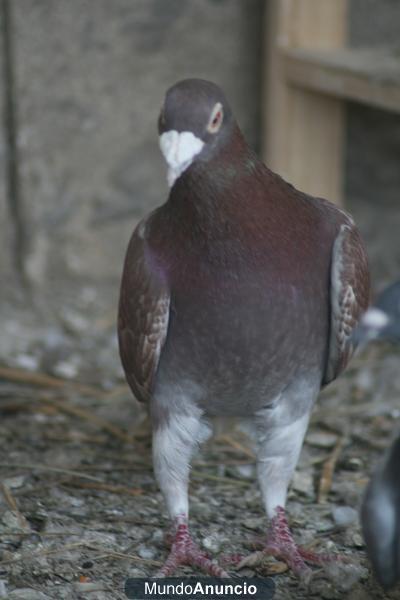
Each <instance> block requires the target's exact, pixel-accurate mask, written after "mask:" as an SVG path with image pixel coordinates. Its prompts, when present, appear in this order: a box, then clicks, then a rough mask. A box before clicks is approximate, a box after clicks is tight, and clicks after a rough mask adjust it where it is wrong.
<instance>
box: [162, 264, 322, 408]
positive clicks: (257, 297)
mask: <svg viewBox="0 0 400 600" xmlns="http://www.w3.org/2000/svg"><path fill="white" fill-rule="evenodd" d="M229 256H230V257H231V260H225V262H224V260H223V259H221V256H219V257H218V260H213V259H212V258H211V257H208V259H207V258H206V259H204V255H203V256H202V257H201V258H199V259H196V257H194V259H193V257H192V260H187V261H186V262H184V263H182V262H181V263H180V269H179V271H177V272H176V274H175V279H173V285H172V291H171V311H170V322H169V329H168V336H167V341H166V345H165V347H164V350H163V353H162V357H161V362H160V369H159V371H160V377H161V379H162V380H164V379H165V380H170V379H171V378H173V379H174V380H175V381H190V382H193V383H194V385H195V386H196V389H197V390H201V393H200V394H198V398H197V402H198V403H199V404H200V405H202V407H203V408H204V409H205V410H206V412H209V413H210V414H226V413H228V414H229V413H230V414H239V413H241V414H245V413H246V412H248V411H249V410H250V411H255V410H257V409H259V408H260V407H262V406H265V405H266V404H268V402H269V400H272V399H273V398H274V397H276V396H277V395H278V394H279V393H281V391H282V390H283V389H284V388H285V387H286V386H288V385H291V384H292V383H293V381H294V380H295V379H296V377H302V376H303V375H304V373H306V372H313V373H315V372H316V371H318V372H319V371H320V372H321V373H322V370H323V367H324V362H325V352H326V345H327V337H328V310H329V309H328V281H327V279H326V278H325V277H323V278H322V280H320V281H318V278H315V277H307V275H306V272H299V270H298V269H294V268H292V267H291V266H290V264H289V263H288V264H287V265H286V266H285V264H284V263H285V260H287V259H286V258H285V257H280V258H281V259H280V260H279V257H278V258H277V257H276V256H275V257H272V258H274V259H275V260H272V258H270V259H269V260H268V258H269V257H268V256H262V255H261V254H260V253H259V254H258V255H256V256H255V255H254V254H251V255H247V256H246V255H244V256H243V255H242V256H241V257H240V259H239V257H236V259H235V260H232V256H233V254H232V253H230V254H229ZM305 267H306V269H307V268H308V267H309V265H305ZM325 271H326V273H325V275H326V277H328V265H326V268H325ZM320 275H321V274H320Z"/></svg>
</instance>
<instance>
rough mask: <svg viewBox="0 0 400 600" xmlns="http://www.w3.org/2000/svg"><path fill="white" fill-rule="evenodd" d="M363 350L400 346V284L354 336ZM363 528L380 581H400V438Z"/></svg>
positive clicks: (381, 470)
mask: <svg viewBox="0 0 400 600" xmlns="http://www.w3.org/2000/svg"><path fill="white" fill-rule="evenodd" d="M353 338H354V340H355V342H356V343H358V344H360V346H364V345H365V344H367V343H368V342H370V341H372V340H377V341H387V342H393V343H397V344H399V343H400V281H397V282H396V283H393V284H392V285H390V286H388V287H387V288H386V289H385V290H384V291H383V292H382V293H381V294H380V296H379V297H378V299H377V301H376V303H375V304H374V305H373V306H372V307H371V308H370V309H368V310H367V312H366V313H365V314H364V315H363V317H362V318H361V321H360V324H359V325H358V327H357V328H356V329H355V331H354V333H353ZM361 524H362V529H363V533H364V538H365V542H366V548H367V553H368V556H369V558H370V560H371V563H372V566H373V568H374V572H375V574H376V576H377V579H378V581H379V582H380V583H381V584H382V586H383V587H385V588H391V587H393V586H394V585H395V583H396V582H397V581H399V580H400V436H398V437H397V439H396V440H395V441H394V443H393V444H392V445H391V446H390V448H389V449H388V451H387V452H386V454H385V456H384V458H383V460H382V461H381V462H380V464H379V465H378V466H377V468H376V469H375V471H374V474H373V475H372V477H371V480H370V482H369V484H368V486H367V489H366V492H365V494H364V499H363V503H362V508H361Z"/></svg>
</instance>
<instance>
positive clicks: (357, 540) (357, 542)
mask: <svg viewBox="0 0 400 600" xmlns="http://www.w3.org/2000/svg"><path fill="white" fill-rule="evenodd" d="M352 539H353V544H354V546H355V547H356V548H364V545H365V544H364V540H363V538H362V537H361V535H360V534H359V533H355V534H354V535H353V538H352Z"/></svg>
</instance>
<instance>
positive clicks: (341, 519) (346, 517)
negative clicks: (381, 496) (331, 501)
mask: <svg viewBox="0 0 400 600" xmlns="http://www.w3.org/2000/svg"><path fill="white" fill-rule="evenodd" d="M332 517H333V520H334V522H335V525H337V526H338V527H348V526H349V525H352V524H353V523H356V522H357V521H358V511H357V510H356V509H355V508H352V507H351V506H334V507H333V508H332Z"/></svg>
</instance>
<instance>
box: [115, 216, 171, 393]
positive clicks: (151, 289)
mask: <svg viewBox="0 0 400 600" xmlns="http://www.w3.org/2000/svg"><path fill="white" fill-rule="evenodd" d="M145 236H146V222H145V221H142V222H141V223H139V225H138V227H137V228H136V230H135V231H134V233H133V235H132V238H131V241H130V243H129V246H128V250H127V253H126V258H125V264H124V270H123V274H122V282H121V292H120V300H119V312H118V342H119V352H120V356H121V361H122V366H123V368H124V371H125V375H126V379H127V381H128V383H129V385H130V387H131V389H132V391H133V393H134V394H135V396H136V398H137V399H138V400H140V401H141V402H146V401H148V399H149V397H150V395H151V392H152V388H153V383H154V376H155V374H156V371H157V367H158V363H159V359H160V354H161V350H162V347H163V345H164V342H165V339H166V336H167V328H168V320H169V303H170V294H169V290H168V286H167V284H166V282H165V281H164V280H163V278H162V275H161V274H160V273H159V272H158V271H157V270H156V269H154V267H153V268H152V264H153V265H154V262H153V261H152V260H151V256H150V250H149V247H148V244H147V242H146V237H145Z"/></svg>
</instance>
